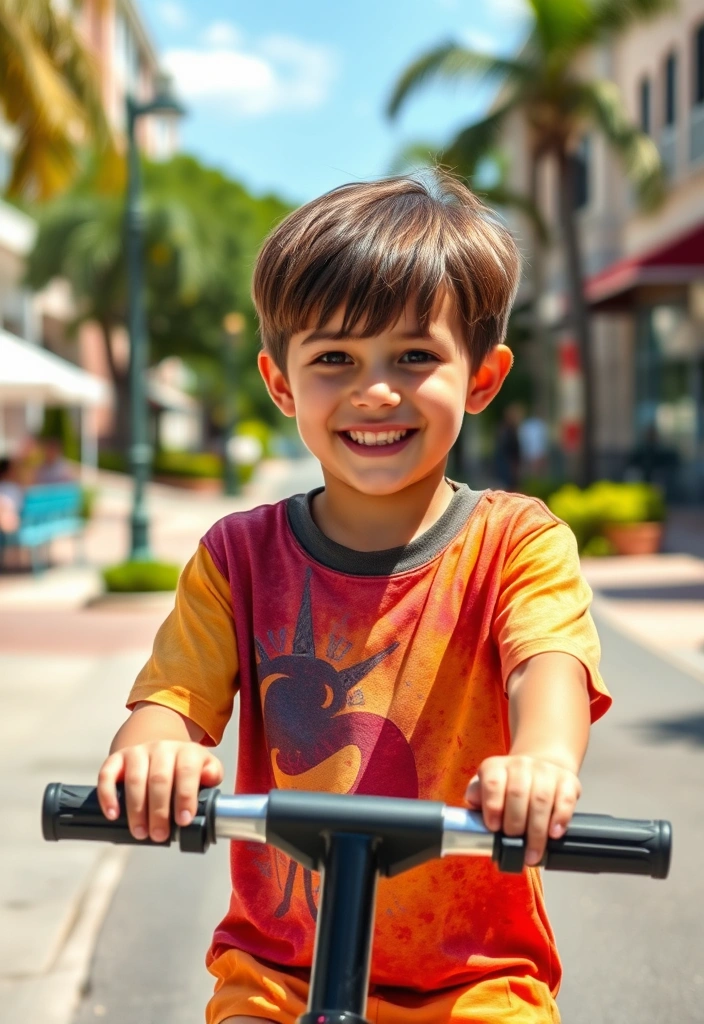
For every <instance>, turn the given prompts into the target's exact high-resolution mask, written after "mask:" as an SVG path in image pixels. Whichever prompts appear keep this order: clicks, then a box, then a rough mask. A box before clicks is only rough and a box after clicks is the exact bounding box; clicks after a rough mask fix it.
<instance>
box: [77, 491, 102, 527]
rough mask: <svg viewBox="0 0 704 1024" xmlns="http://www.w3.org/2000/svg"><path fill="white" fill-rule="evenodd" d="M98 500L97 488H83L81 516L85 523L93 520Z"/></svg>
mask: <svg viewBox="0 0 704 1024" xmlns="http://www.w3.org/2000/svg"><path fill="white" fill-rule="evenodd" d="M97 500H98V488H97V487H81V509H80V512H79V515H80V517H81V519H83V520H84V521H85V522H87V521H88V520H89V519H92V518H93V513H94V512H95V503H96V501H97Z"/></svg>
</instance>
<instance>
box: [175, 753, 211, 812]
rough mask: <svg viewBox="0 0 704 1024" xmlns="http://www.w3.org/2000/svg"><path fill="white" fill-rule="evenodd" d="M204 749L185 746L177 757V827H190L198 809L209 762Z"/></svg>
mask: <svg viewBox="0 0 704 1024" xmlns="http://www.w3.org/2000/svg"><path fill="white" fill-rule="evenodd" d="M203 757H204V754H203V749H202V747H199V746H198V745H197V744H195V743H193V744H191V745H189V746H183V747H181V749H180V750H179V752H178V754H177V755H176V765H175V768H174V797H173V804H174V816H175V819H176V824H177V825H190V823H191V821H192V820H193V816H194V814H195V813H196V810H197V808H198V790H199V789H200V785H201V778H202V776H203V772H204V769H205V766H206V764H207V760H206V761H205V762H204V760H203Z"/></svg>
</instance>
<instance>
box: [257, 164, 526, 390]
mask: <svg viewBox="0 0 704 1024" xmlns="http://www.w3.org/2000/svg"><path fill="white" fill-rule="evenodd" d="M519 278H520V256H519V253H518V249H517V247H516V244H515V242H514V241H513V239H512V237H511V235H510V234H509V232H508V231H507V230H506V228H505V227H504V226H503V225H502V224H501V223H500V222H499V221H498V219H497V217H496V215H495V214H494V213H493V212H492V211H491V210H489V209H488V208H487V207H486V206H484V205H483V204H482V203H481V202H480V201H479V199H477V197H476V196H475V195H474V193H473V192H470V190H469V189H468V188H467V187H466V186H465V185H463V184H462V183H461V182H460V181H458V180H457V179H456V178H453V177H452V176H451V175H450V174H448V173H446V172H444V171H439V170H436V171H434V172H433V174H432V177H431V178H430V180H422V179H416V178H409V177H395V178H385V179H382V180H381V181H373V182H362V183H351V184H348V185H341V186H340V187H339V188H336V189H333V190H332V191H331V192H327V193H326V194H325V195H323V196H320V198H318V199H314V200H313V201H312V202H310V203H306V205H305V206H302V207H300V208H299V209H298V210H295V211H294V212H293V213H292V214H290V215H289V216H288V217H287V218H286V219H285V220H284V221H283V222H282V223H281V224H279V225H278V227H276V228H275V229H274V231H272V233H271V234H270V235H269V237H268V238H267V239H266V241H265V242H264V245H263V247H262V249H261V252H260V253H259V257H258V259H257V264H256V267H255V270H254V280H253V286H252V294H253V298H254V304H255V306H256V309H257V313H258V314H259V322H260V330H261V339H262V345H263V347H264V348H265V349H266V350H267V351H268V352H270V353H271V355H272V357H273V358H274V360H275V362H276V363H277V365H278V366H279V367H280V368H281V369H282V370H283V371H284V372H285V371H286V355H287V348H288V342H289V339H290V337H291V335H292V334H294V333H295V332H297V331H301V330H305V329H307V328H308V327H314V328H318V327H323V326H324V325H325V324H326V323H328V321H329V320H330V319H331V317H332V316H333V314H334V313H335V311H336V310H337V309H338V307H339V306H341V305H344V308H345V314H344V322H343V324H342V327H341V329H340V332H339V337H340V338H342V337H345V336H346V335H348V334H351V333H353V332H354V331H355V329H356V328H358V327H359V328H360V329H361V330H362V331H363V333H364V335H366V336H372V335H376V334H379V333H381V332H382V331H383V330H385V329H387V328H389V327H390V326H392V325H393V324H395V323H396V321H397V320H398V318H399V317H400V316H401V314H402V312H403V310H404V308H405V306H406V303H407V302H408V300H409V298H411V297H413V298H414V299H415V304H416V314H417V317H418V324H419V326H420V328H421V330H422V331H425V330H426V329H427V325H428V321H429V319H430V317H431V314H432V311H433V306H434V303H435V301H436V299H437V297H438V294H439V293H440V292H441V291H442V290H443V289H445V288H449V289H450V291H451V292H452V294H453V296H454V298H455V302H456V305H457V310H458V312H459V314H460V317H461V320H462V323H463V325H464V340H465V342H466V344H467V347H468V349H469V352H470V356H471V359H472V365H473V366H474V367H477V366H479V365H480V363H481V362H482V361H483V360H484V358H485V357H486V354H487V352H489V351H490V349H492V348H493V347H494V345H497V344H498V343H499V342H501V341H503V339H504V336H505V333H506V323H507V320H508V314H509V311H510V309H511V304H512V302H513V299H514V297H515V294H516V289H517V287H518V282H519Z"/></svg>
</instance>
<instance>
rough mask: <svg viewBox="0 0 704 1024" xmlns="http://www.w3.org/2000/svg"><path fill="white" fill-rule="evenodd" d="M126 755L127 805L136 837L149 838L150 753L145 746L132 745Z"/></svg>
mask: <svg viewBox="0 0 704 1024" xmlns="http://www.w3.org/2000/svg"><path fill="white" fill-rule="evenodd" d="M124 757H125V772H124V777H125V807H126V808H127V823H128V825H129V827H130V832H131V833H132V835H133V836H134V837H135V839H146V838H147V774H148V772H149V755H148V754H147V752H146V750H145V749H144V748H143V747H130V748H129V749H128V750H125V751H124Z"/></svg>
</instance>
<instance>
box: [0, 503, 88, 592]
mask: <svg viewBox="0 0 704 1024" xmlns="http://www.w3.org/2000/svg"><path fill="white" fill-rule="evenodd" d="M82 503H83V496H82V491H81V487H80V486H79V484H76V483H65V484H37V485H35V486H33V487H28V488H27V489H26V490H25V492H24V501H23V503H22V509H21V511H20V524H19V526H18V528H17V529H16V530H15V531H14V532H13V533H4V532H3V531H2V530H0V564H1V565H3V566H4V565H5V554H6V552H7V551H8V550H9V549H10V548H24V549H26V550H28V551H29V556H30V560H31V565H32V570H33V572H38V571H39V569H40V568H46V566H47V565H48V564H49V550H50V545H51V542H52V541H53V540H54V539H55V538H56V537H66V536H74V537H78V536H80V535H81V534H82V532H83V526H84V522H83V518H82V516H81V506H82Z"/></svg>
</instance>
